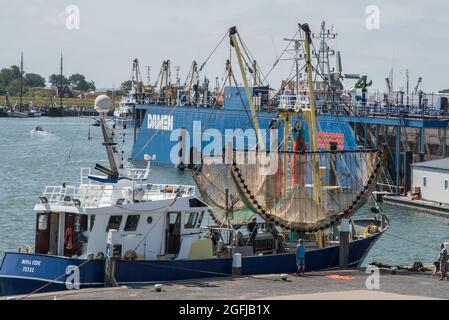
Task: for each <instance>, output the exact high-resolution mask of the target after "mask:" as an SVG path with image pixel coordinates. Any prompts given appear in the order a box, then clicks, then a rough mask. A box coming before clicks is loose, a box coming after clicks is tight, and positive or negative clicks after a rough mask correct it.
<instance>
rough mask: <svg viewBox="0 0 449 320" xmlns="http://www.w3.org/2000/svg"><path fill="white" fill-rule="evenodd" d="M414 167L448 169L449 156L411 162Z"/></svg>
mask: <svg viewBox="0 0 449 320" xmlns="http://www.w3.org/2000/svg"><path fill="white" fill-rule="evenodd" d="M413 167H414V168H426V169H439V170H445V171H446V170H447V171H449V158H444V159H439V160H431V161H425V162H418V163H414V164H413Z"/></svg>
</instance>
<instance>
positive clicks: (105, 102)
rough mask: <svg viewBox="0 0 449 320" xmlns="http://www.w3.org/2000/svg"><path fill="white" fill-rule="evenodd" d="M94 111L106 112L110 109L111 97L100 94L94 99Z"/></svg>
mask: <svg viewBox="0 0 449 320" xmlns="http://www.w3.org/2000/svg"><path fill="white" fill-rule="evenodd" d="M94 109H95V111H97V112H98V113H100V114H102V113H107V112H109V111H110V110H111V109H112V103H111V98H109V97H108V96H107V95H104V94H102V95H101V96H98V97H97V98H96V99H95V107H94Z"/></svg>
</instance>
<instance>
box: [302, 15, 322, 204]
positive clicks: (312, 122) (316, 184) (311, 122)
mask: <svg viewBox="0 0 449 320" xmlns="http://www.w3.org/2000/svg"><path fill="white" fill-rule="evenodd" d="M299 27H300V28H301V29H302V31H303V32H304V34H305V42H304V43H305V51H306V69H307V86H308V91H309V108H308V109H303V114H304V118H305V119H306V122H307V126H308V131H309V145H310V146H309V147H310V151H311V160H312V179H313V181H312V185H313V196H314V199H315V201H316V202H317V203H318V204H321V178H320V173H319V169H320V168H319V161H318V155H317V151H318V142H317V133H318V132H317V111H316V101H315V92H314V89H313V77H312V71H313V66H312V59H311V56H310V44H311V41H312V39H311V33H310V28H309V25H308V24H307V23H306V24H302V25H301V24H299Z"/></svg>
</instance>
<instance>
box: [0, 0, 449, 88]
mask: <svg viewBox="0 0 449 320" xmlns="http://www.w3.org/2000/svg"><path fill="white" fill-rule="evenodd" d="M0 4H1V6H0V8H1V9H0V35H1V50H0V68H3V67H9V66H10V65H13V64H19V61H20V51H23V52H24V59H25V71H26V72H36V73H39V74H42V75H44V76H45V77H48V75H49V74H51V73H57V72H58V70H59V56H60V53H61V52H62V53H63V55H64V68H65V72H64V73H65V74H66V75H67V74H72V73H75V72H77V73H83V74H85V75H86V77H87V79H88V80H95V82H96V85H97V87H100V88H104V87H107V88H110V87H112V86H113V85H115V86H116V87H118V86H119V85H120V83H121V82H122V81H124V80H128V79H129V77H130V72H131V66H132V59H133V58H135V57H137V58H139V60H140V62H141V66H142V76H145V78H146V72H145V70H144V68H143V66H146V65H151V66H152V72H151V75H152V80H155V79H156V76H157V73H158V71H159V68H160V65H161V63H162V61H163V60H165V59H170V60H171V61H172V65H173V67H174V66H175V65H179V66H181V78H182V79H184V78H185V76H186V74H187V71H188V68H189V66H190V64H191V62H192V60H197V61H198V62H199V63H201V62H203V61H204V60H205V59H206V57H207V56H208V55H209V53H210V52H211V51H212V50H213V48H214V47H215V46H216V44H217V43H218V41H219V40H220V38H221V37H222V36H223V34H224V33H225V32H226V30H227V29H228V28H229V27H230V26H232V25H236V26H237V27H238V30H239V33H240V34H241V36H242V38H243V39H244V40H245V42H246V44H247V46H248V47H249V48H250V50H251V52H252V54H253V55H254V57H255V58H256V59H257V60H258V63H259V65H260V66H261V68H262V70H263V71H265V72H266V71H268V70H269V69H270V67H271V65H272V64H273V62H274V60H275V59H276V53H275V50H276V51H277V52H278V53H280V52H281V51H282V50H283V48H284V47H285V42H284V41H283V38H284V37H291V36H292V35H293V34H294V33H295V31H296V29H297V23H298V22H302V23H304V22H308V23H309V24H310V25H311V28H312V31H315V32H318V31H319V26H320V23H321V20H323V19H325V20H326V22H327V25H328V26H331V25H333V26H334V29H335V30H336V31H337V32H338V40H337V42H336V43H335V45H336V49H337V50H340V51H341V53H342V62H343V70H344V72H346V73H360V74H367V75H368V77H369V78H370V79H372V80H373V81H374V86H375V87H376V88H379V89H382V90H383V89H384V88H385V80H384V79H385V78H386V77H387V76H388V74H389V72H390V69H391V68H392V67H393V66H394V69H395V79H394V82H395V88H396V89H399V88H400V87H404V86H405V70H406V69H409V72H410V82H411V84H410V86H411V87H414V86H415V84H416V81H417V78H418V77H419V76H422V77H423V79H424V80H423V88H424V89H425V90H426V91H438V90H440V89H443V88H449V80H448V71H449V57H448V51H449V31H448V29H449V3H448V2H446V1H440V0H426V1H421V0H397V1H393V0H378V1H372V0H371V1H364V0H341V1H335V0H320V1H317V0H315V1H308V0H239V1H237V0H220V1H218V0H188V1H187V0H147V1H144V0H126V1H125V0H123V1H106V0H95V1H92V0H91V1H87V0H82V1H76V0H72V1H65V0H33V1H31V0H17V1H11V0H0ZM69 5H76V6H78V8H79V10H80V28H79V29H78V30H69V29H68V28H67V27H66V7H67V6H69ZM370 5H376V6H378V8H379V10H380V11H379V12H380V24H379V26H380V28H379V29H372V30H369V29H368V28H367V27H366V20H367V18H368V16H369V14H367V13H366V8H367V6H370ZM316 45H318V44H316ZM228 54H229V45H228V41H226V42H225V43H224V45H223V46H221V47H220V48H219V49H218V50H217V54H216V55H214V56H213V57H212V58H211V60H210V61H209V63H208V64H207V67H206V68H205V72H206V73H207V75H208V76H209V77H210V78H211V79H214V78H215V76H221V75H222V74H223V70H224V59H225V58H226V56H227V55H228ZM288 71H289V67H288V66H287V64H286V63H284V65H281V66H280V67H279V69H278V70H277V71H276V72H274V73H272V74H271V76H270V78H269V80H270V84H271V85H272V86H273V87H276V88H277V87H279V85H280V81H281V78H282V76H284V78H286V77H287V74H288ZM173 74H174V70H173ZM212 82H213V81H212Z"/></svg>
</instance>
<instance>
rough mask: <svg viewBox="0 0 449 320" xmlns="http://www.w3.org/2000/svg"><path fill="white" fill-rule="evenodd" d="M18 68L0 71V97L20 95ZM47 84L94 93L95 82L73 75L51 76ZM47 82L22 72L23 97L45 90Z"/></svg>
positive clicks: (77, 74) (13, 67) (38, 76)
mask: <svg viewBox="0 0 449 320" xmlns="http://www.w3.org/2000/svg"><path fill="white" fill-rule="evenodd" d="M20 82H21V79H20V68H19V67H18V66H16V65H13V66H11V67H9V68H3V69H1V70H0V95H10V96H18V95H20ZM48 83H49V84H50V85H52V86H59V85H61V84H62V85H69V86H71V88H72V89H74V90H78V91H82V92H86V91H95V82H94V81H87V80H86V77H85V76H84V75H82V74H79V73H75V74H72V75H71V76H69V77H65V76H64V75H62V77H61V75H59V74H52V75H50V77H49V78H48ZM46 84H47V82H46V80H45V78H44V77H42V76H41V75H39V74H37V73H26V72H23V80H22V86H23V89H22V92H23V94H24V95H29V94H33V93H34V92H37V91H39V89H43V88H45V86H46Z"/></svg>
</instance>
